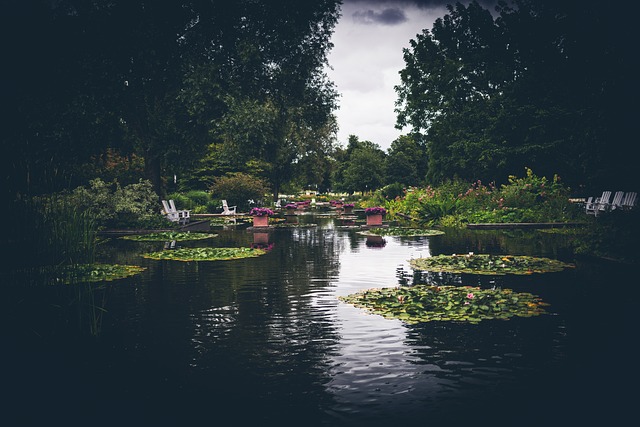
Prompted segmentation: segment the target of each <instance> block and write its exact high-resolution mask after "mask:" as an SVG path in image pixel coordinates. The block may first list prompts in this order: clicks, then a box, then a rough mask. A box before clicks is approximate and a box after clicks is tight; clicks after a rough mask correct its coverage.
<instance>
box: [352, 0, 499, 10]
mask: <svg viewBox="0 0 640 427" xmlns="http://www.w3.org/2000/svg"><path fill="white" fill-rule="evenodd" d="M476 1H477V2H478V3H480V5H482V6H483V7H487V8H490V9H493V7H494V6H495V5H496V4H497V3H498V0H476ZM343 2H344V3H345V4H353V5H360V4H362V5H366V6H387V7H390V6H392V5H393V6H397V7H395V9H397V8H398V7H403V6H417V7H420V8H426V9H430V8H442V7H444V6H447V5H454V4H455V3H457V2H460V3H462V4H468V3H471V0H343Z"/></svg>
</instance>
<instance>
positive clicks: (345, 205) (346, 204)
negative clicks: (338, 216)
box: [342, 203, 355, 208]
mask: <svg viewBox="0 0 640 427" xmlns="http://www.w3.org/2000/svg"><path fill="white" fill-rule="evenodd" d="M354 206H355V205H354V204H353V203H345V204H344V205H342V207H343V208H352V207H354Z"/></svg>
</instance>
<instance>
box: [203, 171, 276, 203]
mask: <svg viewBox="0 0 640 427" xmlns="http://www.w3.org/2000/svg"><path fill="white" fill-rule="evenodd" d="M268 191H269V190H268V188H267V186H266V185H265V183H264V182H263V181H262V180H260V179H258V178H256V177H254V176H251V175H247V174H244V173H233V174H229V175H226V176H221V177H217V178H215V179H214V182H213V184H212V185H211V193H212V194H213V196H214V197H216V198H217V199H225V200H227V202H228V203H229V205H230V206H234V205H236V206H238V209H239V210H244V211H245V212H246V210H247V208H248V207H249V200H255V201H256V202H258V203H259V204H260V203H262V202H263V199H264V196H265V194H267V192H268Z"/></svg>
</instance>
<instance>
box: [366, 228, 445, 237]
mask: <svg viewBox="0 0 640 427" xmlns="http://www.w3.org/2000/svg"><path fill="white" fill-rule="evenodd" d="M359 234H363V235H365V236H401V237H402V236H407V237H408V236H438V235H441V234H444V231H440V230H429V229H421V228H406V227H386V228H370V229H369V230H366V231H361V232H359Z"/></svg>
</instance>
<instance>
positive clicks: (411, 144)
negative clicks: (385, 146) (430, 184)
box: [386, 135, 426, 186]
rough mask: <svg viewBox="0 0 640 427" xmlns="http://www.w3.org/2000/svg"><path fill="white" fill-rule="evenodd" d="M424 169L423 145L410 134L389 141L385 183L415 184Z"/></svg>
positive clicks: (418, 181) (422, 177)
mask: <svg viewBox="0 0 640 427" xmlns="http://www.w3.org/2000/svg"><path fill="white" fill-rule="evenodd" d="M425 170H426V156H425V150H424V147H422V146H420V145H418V143H416V141H415V139H414V138H413V137H412V136H410V135H401V136H400V137H398V139H396V140H395V141H393V142H392V143H391V147H389V150H388V153H387V161H386V177H387V178H386V183H387V184H393V183H396V182H397V183H400V184H404V185H405V186H417V185H419V184H420V183H421V182H422V181H423V180H424V176H425Z"/></svg>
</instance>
